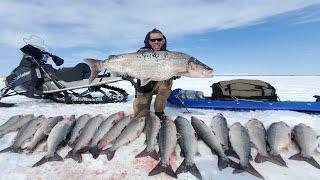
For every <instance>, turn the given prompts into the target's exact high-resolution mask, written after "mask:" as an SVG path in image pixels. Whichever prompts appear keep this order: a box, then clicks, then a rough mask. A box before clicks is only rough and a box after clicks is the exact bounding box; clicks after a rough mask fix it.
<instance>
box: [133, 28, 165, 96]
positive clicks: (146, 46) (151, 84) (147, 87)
mask: <svg viewBox="0 0 320 180" xmlns="http://www.w3.org/2000/svg"><path fill="white" fill-rule="evenodd" d="M162 36H163V39H164V40H165V43H164V45H163V46H162V47H161V49H160V51H167V38H166V37H165V36H164V35H162ZM145 51H153V49H152V48H151V46H150V44H149V33H148V34H147V35H146V37H145V39H144V47H142V48H140V49H139V50H138V52H145ZM156 83H157V81H150V82H149V83H148V84H146V85H144V86H141V80H140V79H138V80H137V89H136V90H137V91H138V92H142V93H145V92H151V91H152V89H153V87H154V86H155V84H156Z"/></svg>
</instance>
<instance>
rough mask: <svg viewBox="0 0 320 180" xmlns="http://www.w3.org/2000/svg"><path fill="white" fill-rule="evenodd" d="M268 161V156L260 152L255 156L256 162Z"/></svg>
mask: <svg viewBox="0 0 320 180" xmlns="http://www.w3.org/2000/svg"><path fill="white" fill-rule="evenodd" d="M266 161H268V157H266V156H263V155H261V154H260V153H258V154H257V155H256V157H255V158H254V162H256V163H263V162H266Z"/></svg>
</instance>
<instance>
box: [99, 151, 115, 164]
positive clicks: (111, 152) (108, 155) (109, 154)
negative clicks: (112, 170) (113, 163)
mask: <svg viewBox="0 0 320 180" xmlns="http://www.w3.org/2000/svg"><path fill="white" fill-rule="evenodd" d="M102 152H103V153H104V154H106V155H107V158H108V161H110V160H112V159H113V157H114V154H115V153H116V151H114V150H111V148H108V149H106V150H104V151H102Z"/></svg>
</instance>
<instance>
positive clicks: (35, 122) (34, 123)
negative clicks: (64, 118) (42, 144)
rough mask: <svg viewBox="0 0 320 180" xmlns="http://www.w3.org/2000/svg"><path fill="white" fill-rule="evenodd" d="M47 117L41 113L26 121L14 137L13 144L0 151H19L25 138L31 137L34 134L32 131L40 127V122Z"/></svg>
mask: <svg viewBox="0 0 320 180" xmlns="http://www.w3.org/2000/svg"><path fill="white" fill-rule="evenodd" d="M46 120H47V118H46V117H45V116H43V115H41V116H39V117H37V118H34V119H32V120H31V121H29V122H28V123H26V124H25V125H24V126H23V127H22V128H21V129H20V130H19V131H18V134H17V135H16V137H15V138H14V140H13V144H12V145H11V146H10V147H8V148H6V149H4V150H2V151H0V153H2V152H8V151H9V152H16V153H17V152H21V151H22V150H23V149H22V145H23V143H24V142H26V141H27V140H29V139H31V138H32V137H33V135H34V133H35V132H36V131H37V129H38V128H39V127H40V125H41V123H42V122H43V121H46Z"/></svg>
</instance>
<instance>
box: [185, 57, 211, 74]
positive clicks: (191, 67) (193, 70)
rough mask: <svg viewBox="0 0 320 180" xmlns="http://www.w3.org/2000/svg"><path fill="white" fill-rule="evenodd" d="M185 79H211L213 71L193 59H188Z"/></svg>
mask: <svg viewBox="0 0 320 180" xmlns="http://www.w3.org/2000/svg"><path fill="white" fill-rule="evenodd" d="M184 76H187V77H194V78H211V77H213V69H212V68H210V67H209V66H207V65H205V64H204V63H202V62H200V61H199V60H197V59H196V58H194V57H190V59H189V60H188V64H187V73H186V74H184Z"/></svg>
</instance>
